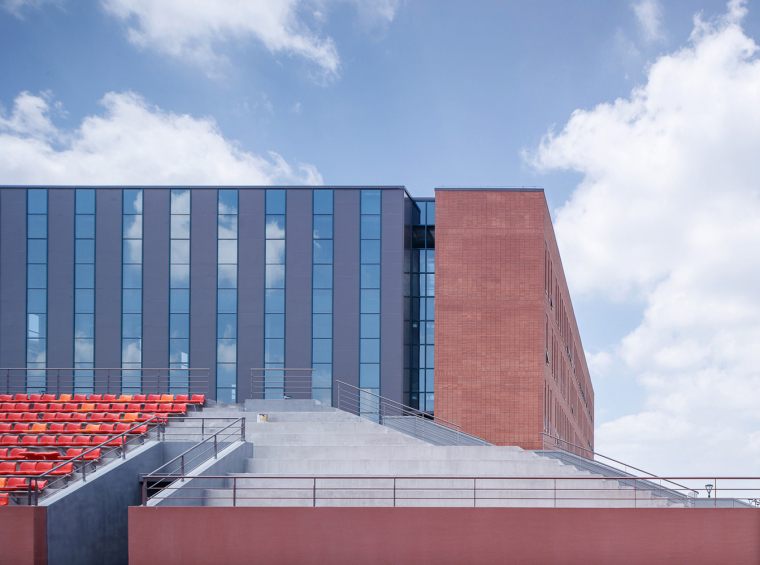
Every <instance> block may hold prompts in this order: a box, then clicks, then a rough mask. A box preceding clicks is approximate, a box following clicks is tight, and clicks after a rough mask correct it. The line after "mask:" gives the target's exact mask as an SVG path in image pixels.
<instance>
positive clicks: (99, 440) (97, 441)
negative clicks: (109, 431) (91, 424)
mask: <svg viewBox="0 0 760 565" xmlns="http://www.w3.org/2000/svg"><path fill="white" fill-rule="evenodd" d="M109 437H110V436H93V437H92V445H103V444H104V443H106V442H107V441H108V439H109Z"/></svg>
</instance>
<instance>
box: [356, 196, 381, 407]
mask: <svg viewBox="0 0 760 565" xmlns="http://www.w3.org/2000/svg"><path fill="white" fill-rule="evenodd" d="M381 198H382V191H380V190H368V189H363V190H362V191H361V220H360V221H361V226H360V237H361V260H360V262H361V267H360V268H361V272H360V295H361V296H360V308H359V317H360V319H359V388H361V389H364V390H366V391H368V392H371V393H373V394H377V395H379V394H380V255H381V231H382V229H381V221H380V220H381V211H382V203H381ZM362 409H363V407H362V406H360V410H362Z"/></svg>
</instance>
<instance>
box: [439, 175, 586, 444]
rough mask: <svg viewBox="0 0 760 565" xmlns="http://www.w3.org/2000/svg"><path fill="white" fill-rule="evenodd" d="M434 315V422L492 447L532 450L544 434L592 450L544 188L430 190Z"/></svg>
mask: <svg viewBox="0 0 760 565" xmlns="http://www.w3.org/2000/svg"><path fill="white" fill-rule="evenodd" d="M435 319H436V348H435V372H436V382H435V414H436V416H439V417H441V418H444V419H446V420H449V421H452V422H455V423H458V424H460V425H461V426H462V428H463V430H464V431H466V432H468V433H471V434H473V435H476V436H478V437H482V438H484V439H486V440H488V441H490V442H491V443H494V444H497V445H518V446H520V447H523V448H525V449H540V448H541V446H542V436H541V432H547V433H550V434H551V435H553V436H558V437H560V438H561V439H564V440H567V441H569V442H572V443H576V444H579V445H583V446H588V447H589V448H591V449H593V444H594V439H593V410H594V404H593V389H592V386H591V381H590V379H589V377H588V368H587V366H586V361H585V357H584V354H583V348H582V346H581V342H580V337H579V333H578V328H577V326H576V323H575V317H574V314H573V310H572V304H571V302H570V295H569V292H568V290H567V284H566V282H565V277H564V273H563V271H562V263H561V261H560V258H559V251H558V249H557V244H556V240H555V238H554V231H553V229H552V225H551V217H550V215H549V210H548V208H547V205H546V199H545V197H544V193H543V191H542V190H483V191H478V190H475V191H473V190H466V191H465V190H439V191H437V192H436V312H435ZM571 356H572V361H571ZM547 357H548V361H549V362H548V363H547ZM581 388H582V390H583V394H581V392H580V391H581ZM584 395H585V401H584Z"/></svg>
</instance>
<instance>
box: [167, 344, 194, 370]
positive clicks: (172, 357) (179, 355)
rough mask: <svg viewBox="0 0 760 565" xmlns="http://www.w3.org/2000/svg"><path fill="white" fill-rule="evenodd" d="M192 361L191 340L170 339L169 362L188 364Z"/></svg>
mask: <svg viewBox="0 0 760 565" xmlns="http://www.w3.org/2000/svg"><path fill="white" fill-rule="evenodd" d="M189 362H190V340H189V339H170V340H169V363H172V364H182V365H186V364H187V363H189Z"/></svg>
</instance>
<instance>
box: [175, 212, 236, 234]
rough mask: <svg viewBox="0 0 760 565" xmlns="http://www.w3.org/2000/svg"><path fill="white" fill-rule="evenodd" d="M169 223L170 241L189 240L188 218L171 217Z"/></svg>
mask: <svg viewBox="0 0 760 565" xmlns="http://www.w3.org/2000/svg"><path fill="white" fill-rule="evenodd" d="M233 217H234V216H233ZM171 222H172V223H171V238H172V239H188V238H190V216H177V215H172V219H171Z"/></svg>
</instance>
